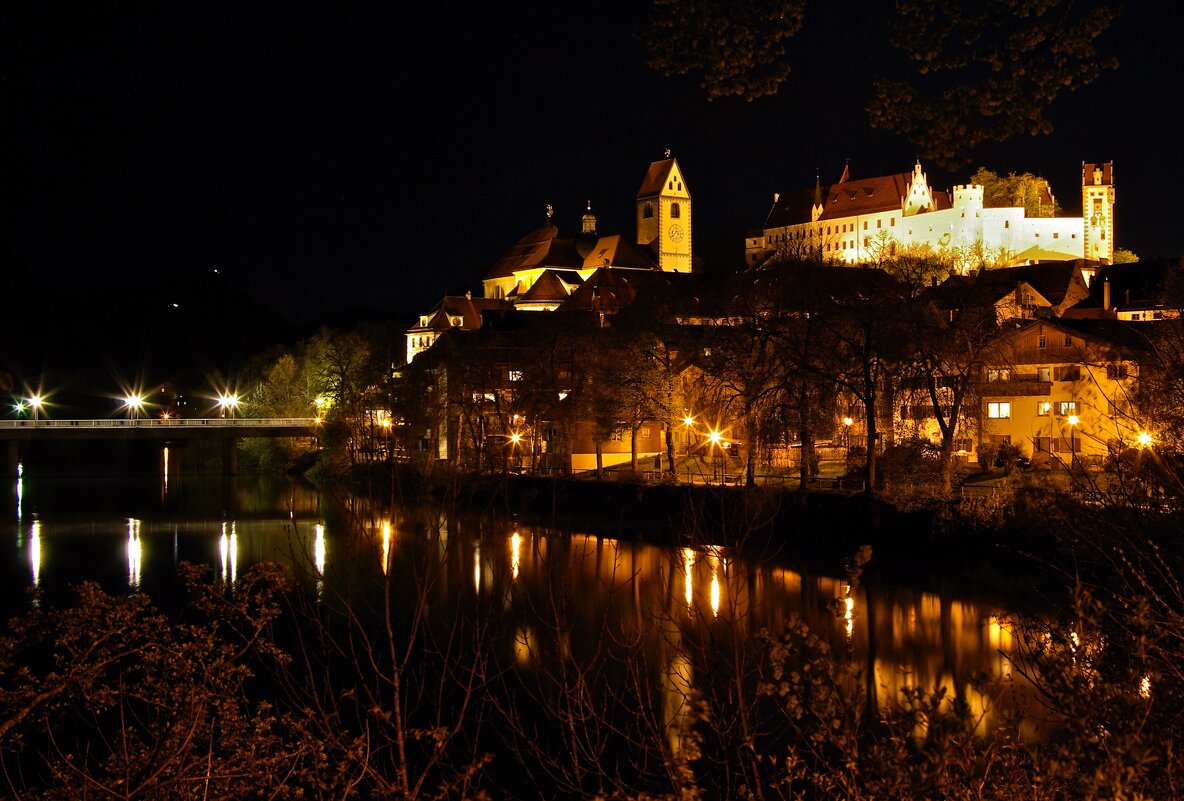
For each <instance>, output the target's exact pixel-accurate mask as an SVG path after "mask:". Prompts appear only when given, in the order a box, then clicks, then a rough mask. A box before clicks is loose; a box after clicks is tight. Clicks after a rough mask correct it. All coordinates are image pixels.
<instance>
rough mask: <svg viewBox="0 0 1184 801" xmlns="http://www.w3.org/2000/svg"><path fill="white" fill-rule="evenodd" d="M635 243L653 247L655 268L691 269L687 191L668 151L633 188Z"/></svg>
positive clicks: (689, 196)
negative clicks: (635, 199) (637, 188)
mask: <svg viewBox="0 0 1184 801" xmlns="http://www.w3.org/2000/svg"><path fill="white" fill-rule="evenodd" d="M637 243H638V244H639V245H648V246H650V247H652V248H653V249H654V250H655V252H656V253H657V256H658V269H660V270H664V271H666V272H679V273H689V272H690V271H691V192H690V190H689V189H687V185H686V181H684V180H683V177H682V170H681V169H679V166H678V160H677V159H674V158H673V157H671V156H670V151H669V150H667V151H666V158H665V159H663V160H662V161H655V162H654V163H653V164H651V165H650V168H649V170H648V171H647V172H646V174H645V180H644V181H642V182H641V189H639V190H638V191H637Z"/></svg>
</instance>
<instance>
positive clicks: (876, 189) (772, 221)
mask: <svg viewBox="0 0 1184 801" xmlns="http://www.w3.org/2000/svg"><path fill="white" fill-rule="evenodd" d="M912 183H913V173H911V172H901V173H895V174H893V175H880V176H876V177H874V178H848V179H847V180H846V181H843V182H842V183H838V184H831V185H830V186H825V187H823V188H822V190H823V191H822V216H821V217H820V218H819V219H821V220H834V219H840V218H843V217H854V216H855V215H858V214H880V213H883V212H886V211H893V210H897V211H899V210H900V208H901V202H902V201H903V200H904V197H905V196H906V195H907V194H908V191H909V187H910V186H912ZM813 207H814V190H813V189H803V190H800V191H796V192H787V193H785V194H783V195H781V196H780V197H779V198H778V199H777V202H776V203H774V204H773V208H772V209H770V211H769V216H768V218H767V219H766V220H765V228H782V227H784V226H788V225H801V224H803V223H808V222H810V221H811V215H812V212H813ZM948 208H950V199H949V197H948V196H947V195H946V193H945V192H939V191H934V192H933V209H932V211H941V210H942V209H948Z"/></svg>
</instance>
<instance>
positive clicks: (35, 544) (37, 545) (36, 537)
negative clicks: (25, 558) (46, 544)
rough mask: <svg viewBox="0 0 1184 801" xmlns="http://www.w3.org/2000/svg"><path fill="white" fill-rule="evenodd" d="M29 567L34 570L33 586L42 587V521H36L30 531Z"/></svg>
mask: <svg viewBox="0 0 1184 801" xmlns="http://www.w3.org/2000/svg"><path fill="white" fill-rule="evenodd" d="M29 566H30V567H31V568H33V586H34V587H39V586H40V585H41V521H40V520H34V521H33V527H32V529H30V531H29Z"/></svg>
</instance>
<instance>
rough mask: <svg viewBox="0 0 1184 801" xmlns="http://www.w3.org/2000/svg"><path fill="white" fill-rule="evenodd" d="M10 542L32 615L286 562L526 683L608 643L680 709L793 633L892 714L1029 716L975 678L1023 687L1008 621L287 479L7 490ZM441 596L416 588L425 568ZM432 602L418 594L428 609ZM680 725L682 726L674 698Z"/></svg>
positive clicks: (73, 482) (927, 601)
mask: <svg viewBox="0 0 1184 801" xmlns="http://www.w3.org/2000/svg"><path fill="white" fill-rule="evenodd" d="M4 497H5V502H4V508H3V514H4V516H5V518H6V520H7V524H6V525H4V526H3V527H0V535H2V536H3V537H4V543H3V544H4V547H5V548H6V549H7V554H8V555H7V557H6V558H4V559H3V560H0V570H3V571H4V575H3V579H4V580H3V583H2V585H0V588H2V589H0V592H2V593H3V594H2V595H0V603H2V604H3V607H4V610H5V612H6V613H7V614H14V613H16V614H19V612H20V611H21V610H22V609H27V608H29V605H30V604H34V603H53V604H58V603H64V602H68V600H69V598H70V595H71V589H70V588H71V587H72V586H73V585H76V584H77V583H78V582H81V581H84V580H93V581H98V582H100V583H101V584H102V586H103V587H104V588H105V589H106V590H108V591H109V592H143V593H147V594H149V595H150V596H151V597H153V598H154V599H156V600H157V601H158V602H160V603H162V604H163V605H165V606H167V605H168V603H169V602H170V601H171V600H174V599H175V598H176V597H177V581H176V568H177V566H178V564H179V563H181V562H183V561H188V562H194V563H199V564H205V565H208V566H209V568H210V571H211V573H212V577H213V578H214V579H215V580H222V581H226V582H229V583H232V582H233V581H234V579H235V577H236V576H238V575H240V574H241V573H242V572H243V571H245V570H246V569H247V568H249V567H250V566H251V565H253V564H255V563H258V562H261V561H278V562H280V563H281V564H283V565H285V566H286V567H287V568H288V570H289V571H290V572H291V574H292V575H293V576H294V577H295V578H296V579H297V580H298V581H299V582H300V583H301V584H302V585H303V586H304V587H305V588H306V590H307V591H308V592H310V593H313V594H315V597H316V598H317V599H322V600H324V599H328V598H329V597H330V596H338V595H340V594H342V593H348V592H349V591H350V588H351V587H359V586H363V585H366V584H367V582H369V583H370V586H372V585H373V581H372V580H373V579H376V578H377V579H379V580H381V579H382V578H383V577H384V576H390V577H391V579H392V584H393V585H394V588H395V592H396V594H397V595H398V596H399V597H400V598H404V599H406V600H407V601H408V603H407V604H406V605H407V606H408V608H410V607H411V606H412V605H413V604H411V603H410V601H411V600H412V599H414V598H416V597H417V595H418V597H419V598H420V599H426V601H427V603H428V604H429V606H430V607H432V608H433V612H434V613H435V614H438V615H443V614H444V613H445V612H447V613H452V612H456V611H465V610H467V612H469V613H472V612H478V613H480V614H484V615H492V616H496V617H497V618H498V622H497V625H496V626H495V627H491V628H490V631H491V632H494V631H496V632H498V634H496V635H491V636H496V637H497V640H498V641H497V642H494V643H490V646H491V647H492V648H494V649H495V650H497V651H498V652H500V653H501V656H502V658H503V659H504V660H505V661H507V662H509V663H512V664H515V665H517V666H518V667H519V668H520V669H522V670H530V669H531V668H532V665H533V664H536V663H537V662H538V661H539V660H545V659H548V658H555V655H556V654H562V655H563V656H564V657H569V656H570V657H573V658H576V659H579V658H581V657H582V655H584V656H586V655H591V654H593V653H595V652H596V651H597V648H598V644H599V642H598V641H599V638H601V637H604V636H605V632H615V633H614V634H613V635H612V636H614V637H616V636H619V634H617V633H619V632H625V633H628V634H629V636H634V637H638V638H640V639H641V640H643V641H644V643H645V647H644V649H643V652H644V653H645V654H646V659H647V660H650V661H652V662H654V663H655V665H654V667H655V668H656V670H655V675H660V676H663V677H665V678H663V679H662V680H663V681H666V682H667V683H669V684H670V685H671V686H670V689H671V696H672V698H677V697H681V696H682V689H685V687H686V686H688V685H694V684H695V682H696V676H695V671H696V670H697V669H699V670H702V667H699V668H696V667H695V665H700V666H701V665H703V664H704V662H703V660H702V658H701V654H702V648H703V646H704V643H710V642H716V641H718V642H734V641H736V640H737V639H739V640H744V639H747V638H750V637H752V636H754V635H755V634H756V633H757V632H759V631H760V630H761V629H768V630H770V631H778V630H780V628H781V627H782V626H783V625H784V623H785V622H786V621H787V620H788V619H790V618H791V617H792V616H795V615H796V616H800V617H801V618H802V619H804V620H805V621H806V622H807V623H808V624H809V626H810V627H811V629H813V630H814V631H816V632H819V633H820V634H822V635H823V636H824V637H826V638H827V639H828V640H829V641H830V643H831V646H832V647H833V648H834V649H835V650H836V651H837V652H838V653H840V654H845V655H849V658H851V659H854V660H857V661H858V663H859V664H860V665H861V666H862V667H863V668H864V669H865V673H864V675H865V682H866V685H867V688H866V689H867V692H868V694H869V696H870V697H871V698H873V699H874V700H875V701H876V702H877V703H880V704H883V703H884V702H886V701H887V700H888V699H890V698H892V697H895V696H896V694H897V693H899V692H900V691H901V690H902V689H903V688H906V687H913V686H921V687H925V688H930V689H932V688H933V687H935V686H938V685H942V686H945V687H946V688H947V690H948V691H949V692H950V693H952V694H954V695H957V696H959V697H961V698H962V699H963V700H964V701H965V702H966V703H968V704H969V705H970V708H971V709H972V710H976V711H980V712H982V713H983V724H982V725H983V727H984V730H985V729H987V728H989V727H990V725H991V723H992V721H993V719H994V716H995V715H996V714H997V710H1000V709H1003V708H1006V707H1009V706H1012V705H1014V704H1016V703H1025V702H1026V699H1025V697H1024V693H1023V686H1022V684H1021V683H1018V682H1017V683H1016V684H1015V686H1014V687H1013V689H1012V690H1011V691H1010V692H1009V693H1008V694H1007V695H1005V696H1004V697H1003V698H1001V699H1000V700H999V701H998V702H997V704H996V703H991V702H989V701H988V699H986V698H984V697H983V696H982V695H981V694H980V692H979V691H978V690H977V689H976V688H975V686H974V684H973V682H972V679H973V677H975V676H976V675H979V674H991V675H994V676H1007V675H1008V674H1009V670H1010V663H1009V660H1008V658H1007V657H1008V654H1009V653H1010V652H1011V650H1012V648H1013V640H1012V638H1011V636H1010V634H1009V631H1008V629H1007V627H1006V626H1005V625H1004V624H1003V622H1002V621H1003V619H1004V617H1005V615H1004V614H1003V610H999V609H997V608H994V607H991V606H988V605H985V604H983V603H979V602H976V601H975V600H973V599H969V598H957V597H950V596H942V595H937V594H932V593H927V592H920V591H914V590H911V589H908V588H903V587H879V586H876V587H865V586H859V587H855V588H852V587H851V586H850V585H849V584H848V583H847V581H846V580H844V578H843V577H842V576H839V575H809V574H803V573H800V572H795V571H794V570H791V569H789V568H787V567H786V566H784V565H780V564H777V563H774V562H770V561H768V560H758V559H755V558H751V557H745V556H743V555H740V554H737V553H733V552H730V551H728V550H725V549H720V548H715V547H710V546H702V547H693V548H691V547H688V548H668V547H658V546H654V545H647V544H643V543H637V542H628V541H618V540H615V539H611V538H607V537H602V536H592V535H587V534H583V533H580V532H578V531H564V530H558V529H551V528H542V527H535V526H526V525H518V524H516V523H515V522H514V521H511V520H502V519H496V518H493V517H481V516H466V515H458V514H450V513H445V512H442V511H440V510H433V509H415V510H411V509H402V510H398V509H397V510H394V511H393V512H392V511H389V510H384V511H380V512H378V511H374V509H375V508H376V507H371V506H370V505H369V504H367V503H364V502H361V501H352V502H350V503H348V504H346V505H341V504H338V503H335V502H334V501H333V500H332V499H330V498H329V497H327V496H325V495H323V494H320V493H318V492H317V490H315V489H313V488H311V487H308V486H306V485H302V484H297V483H294V482H291V481H288V480H285V479H281V478H275V477H245V476H239V477H237V478H235V479H225V478H221V477H191V476H185V477H183V478H181V477H177V476H173V477H172V478H171V481H165V480H164V478H162V477H155V478H154V477H151V476H148V477H143V476H141V477H117V478H110V477H84V478H78V477H70V478H61V477H53V476H39V475H30V474H28V473H27V472H26V473H25V474H24V475H23V476H22V477H21V478H20V479H17V480H10V483H9V488H8V491H7V492H5V493H4ZM425 562H426V563H432V564H433V571H432V572H433V574H434V575H435V576H437V580H435V581H434V582H433V583H432V586H431V587H430V588H424V587H422V586H417V578H416V577H417V576H422V575H424V573H423V571H422V569H420V568H419V567H417V566H421V565H423V564H425ZM421 593H422V594H421ZM672 704H673V708H672V710H668V712H669V713H670V714H671V715H677V714H678V703H677V700H675V701H672Z"/></svg>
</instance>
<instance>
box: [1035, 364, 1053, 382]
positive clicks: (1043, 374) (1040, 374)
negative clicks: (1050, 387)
mask: <svg viewBox="0 0 1184 801" xmlns="http://www.w3.org/2000/svg"><path fill="white" fill-rule="evenodd" d="M1036 380H1037V381H1051V380H1052V371H1051V370H1049V369H1048V368H1047V367H1037V368H1036Z"/></svg>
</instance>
